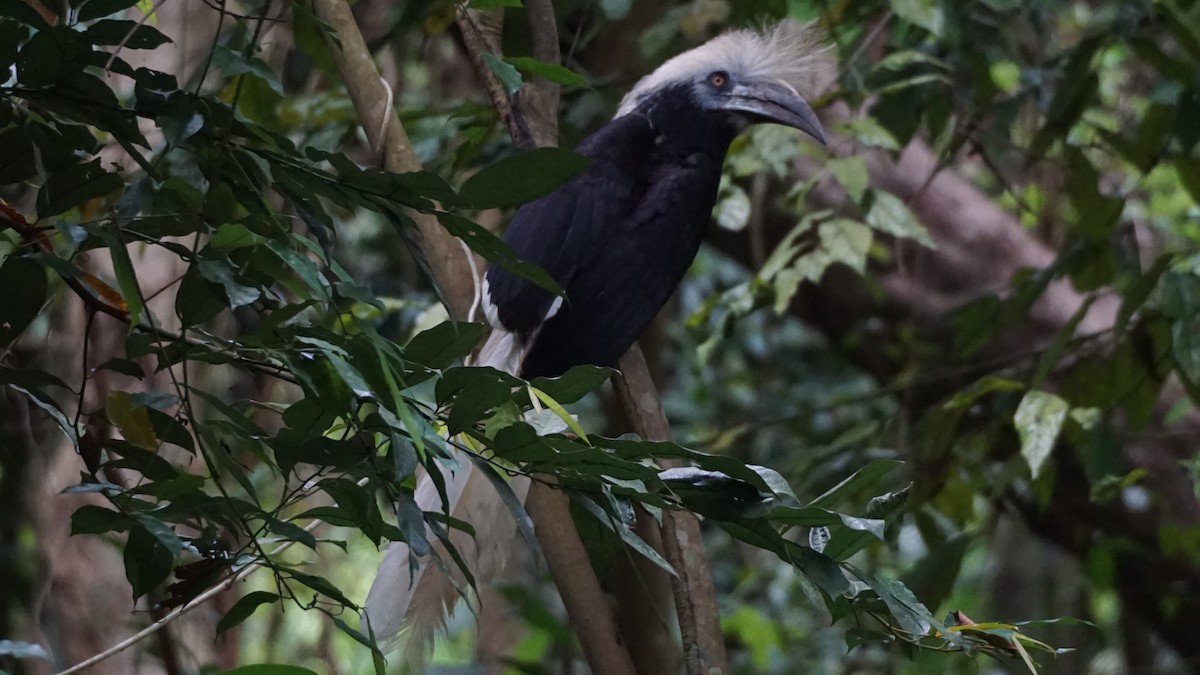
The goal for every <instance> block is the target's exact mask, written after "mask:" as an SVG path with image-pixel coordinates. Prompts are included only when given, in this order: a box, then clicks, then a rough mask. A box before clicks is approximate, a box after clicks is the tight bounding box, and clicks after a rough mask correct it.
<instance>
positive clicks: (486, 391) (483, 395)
mask: <svg viewBox="0 0 1200 675" xmlns="http://www.w3.org/2000/svg"><path fill="white" fill-rule="evenodd" d="M519 384H520V381H519V380H517V379H516V378H514V377H512V376H511V375H507V374H505V373H501V372H500V371H498V370H494V369H492V368H477V367H470V368H451V369H450V370H447V371H446V372H445V374H444V375H443V376H442V379H441V380H439V381H438V383H437V386H436V387H435V394H436V396H437V400H438V401H439V402H441V403H446V402H448V401H450V400H451V398H453V401H454V404H453V405H452V406H451V408H450V415H449V417H448V418H447V419H446V427H447V429H448V430H449V432H450V433H451V434H457V433H460V432H462V431H464V430H466V429H468V428H470V427H471V426H472V425H473V424H475V422H477V421H479V420H481V419H483V418H484V416H485V413H487V412H488V411H489V410H491V409H492V408H495V407H496V406H499V405H501V404H503V403H504V402H505V401H508V400H510V399H511V398H512V394H511V392H512V389H513V387H515V386H517V385H519Z"/></svg>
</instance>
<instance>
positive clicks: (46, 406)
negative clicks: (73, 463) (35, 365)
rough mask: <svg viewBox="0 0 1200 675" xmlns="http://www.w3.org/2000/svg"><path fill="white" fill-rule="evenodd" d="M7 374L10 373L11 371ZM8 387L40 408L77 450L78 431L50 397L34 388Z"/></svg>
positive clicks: (11, 385) (13, 385)
mask: <svg viewBox="0 0 1200 675" xmlns="http://www.w3.org/2000/svg"><path fill="white" fill-rule="evenodd" d="M9 372H10V373H11V372H13V371H9ZM8 386H9V387H11V388H12V390H13V391H15V392H17V393H19V394H24V396H25V398H27V399H29V402H30V403H32V404H34V405H35V406H37V407H39V408H41V409H42V412H44V413H46V414H47V415H49V416H50V419H52V420H54V423H55V424H57V425H58V428H59V429H61V430H62V432H63V434H65V435H66V437H67V440H69V441H71V445H73V446H75V449H76V450H79V429H78V428H77V427H76V426H75V423H74V422H72V421H71V420H69V419H67V415H66V413H64V412H63V411H62V408H60V407H59V406H58V403H56V402H55V400H54V399H53V398H52V397H50V396H48V395H46V394H44V393H42V392H41V391H40V390H38V389H35V388H31V387H30V388H27V387H24V386H20V385H18V384H9V385H8Z"/></svg>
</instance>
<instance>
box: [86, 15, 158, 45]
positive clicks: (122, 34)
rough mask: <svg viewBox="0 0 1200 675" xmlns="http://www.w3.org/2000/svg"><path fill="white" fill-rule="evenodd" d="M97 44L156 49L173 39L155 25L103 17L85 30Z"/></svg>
mask: <svg viewBox="0 0 1200 675" xmlns="http://www.w3.org/2000/svg"><path fill="white" fill-rule="evenodd" d="M83 36H84V38H86V39H88V40H90V41H91V42H92V44H97V45H119V46H121V47H122V48H125V49H154V48H156V47H161V46H162V45H165V44H167V43H168V42H170V41H171V38H168V37H167V36H166V35H163V34H162V33H160V32H159V31H158V29H156V28H155V27H153V26H150V25H147V24H144V23H143V24H139V23H138V22H136V21H127V20H124V19H103V20H101V21H97V22H96V23H94V24H92V25H91V26H88V28H87V30H85V31H83Z"/></svg>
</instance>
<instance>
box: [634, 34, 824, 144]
mask: <svg viewBox="0 0 1200 675" xmlns="http://www.w3.org/2000/svg"><path fill="white" fill-rule="evenodd" d="M823 51H824V50H823V47H822V45H821V39H820V33H819V31H817V30H816V29H814V28H813V27H812V26H809V25H804V24H800V23H798V22H795V21H782V22H780V23H778V24H776V25H774V26H770V27H764V28H762V29H759V30H755V29H749V28H743V29H738V30H732V31H729V32H727V33H723V34H721V35H718V36H717V37H715V38H713V39H712V40H709V41H708V42H706V43H704V44H702V45H700V46H699V47H696V48H694V49H691V50H689V51H686V52H684V53H682V54H679V55H678V56H675V57H674V58H672V59H670V60H668V61H667V62H666V63H663V64H662V65H661V66H659V67H658V69H657V70H655V71H654V72H653V73H650V74H649V75H647V76H646V77H644V78H642V79H641V80H640V81H639V82H638V83H637V84H636V85H634V87H633V89H631V90H630V91H629V93H628V94H626V95H625V98H624V99H622V101H621V106H620V108H619V109H618V110H617V115H616V116H617V117H621V116H622V115H626V114H628V113H630V112H633V111H634V110H637V109H638V107H639V105H641V104H642V103H643V102H646V101H648V100H650V99H651V98H652V97H653V95H654V94H655V93H656V92H660V91H665V90H667V89H670V88H674V87H679V86H681V85H686V86H690V87H691V92H692V97H693V100H694V101H695V102H696V103H697V104H698V105H701V106H703V107H704V108H706V109H709V110H721V111H726V112H729V113H731V114H733V115H735V116H737V117H738V118H740V119H743V120H744V121H745V122H749V123H755V122H774V123H777V124H784V125H787V126H791V127H795V128H797V129H800V130H801V131H804V132H805V133H807V134H809V135H810V136H812V137H813V138H815V139H817V140H818V141H820V142H821V143H824V142H825V136H824V132H823V130H822V129H821V125H820V123H819V122H818V121H817V118H816V115H814V114H813V111H812V109H811V108H810V107H809V105H808V103H807V102H805V100H804V98H803V96H802V94H801V92H802V91H804V90H805V89H808V87H809V86H810V85H809V83H810V82H811V80H812V79H813V76H814V71H815V69H816V68H817V67H818V64H819V63H820V61H821V59H822V54H823Z"/></svg>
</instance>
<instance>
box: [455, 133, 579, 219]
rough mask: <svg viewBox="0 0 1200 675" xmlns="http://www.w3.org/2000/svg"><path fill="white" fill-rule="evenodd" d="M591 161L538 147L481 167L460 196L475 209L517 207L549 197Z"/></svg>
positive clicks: (564, 151) (463, 187)
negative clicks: (539, 198) (547, 195)
mask: <svg viewBox="0 0 1200 675" xmlns="http://www.w3.org/2000/svg"><path fill="white" fill-rule="evenodd" d="M589 164H590V160H588V159H587V158H586V157H584V156H583V155H580V154H577V153H574V152H571V151H570V150H563V149H562V148H538V149H536V150H530V151H529V152H524V153H521V154H517V155H512V156H509V157H505V158H504V159H502V160H500V161H498V162H496V163H494V164H491V165H489V166H487V167H484V168H483V169H482V170H480V171H479V172H478V173H476V174H475V175H473V176H471V177H470V178H468V179H467V182H465V183H463V186H462V189H461V190H459V193H458V194H459V197H461V198H462V199H463V200H464V201H466V202H467V203H468V204H470V205H471V206H473V207H475V208H477V209H485V208H495V207H503V206H517V205H519V204H524V203H525V202H528V201H532V200H534V199H537V198H538V197H541V196H543V195H546V194H549V193H550V192H551V191H553V190H554V189H555V188H557V187H559V186H560V185H562V184H564V183H566V182H567V181H569V180H571V179H572V178H574V177H575V176H577V175H579V174H580V173H583V171H584V170H585V169H587V168H588V165H589Z"/></svg>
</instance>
